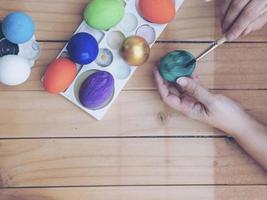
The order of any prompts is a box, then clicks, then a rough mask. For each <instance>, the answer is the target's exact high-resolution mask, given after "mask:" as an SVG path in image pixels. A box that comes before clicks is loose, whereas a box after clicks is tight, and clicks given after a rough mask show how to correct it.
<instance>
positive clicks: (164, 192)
mask: <svg viewBox="0 0 267 200" xmlns="http://www.w3.org/2000/svg"><path fill="white" fill-rule="evenodd" d="M15 199H20V200H29V199H34V200H54V199H64V200H73V199H79V200H85V199H90V200H103V199H109V200H118V199H127V200H136V199H146V200H162V199H168V200H177V199H186V200H196V199H198V200H225V199H227V200H240V199H242V200H252V199H257V200H266V199H267V186H266V185H265V186H264V185H263V186H234V187H233V186H168V187H164V186H159V187H151V186H150V187H136V186H135V187H97V188H95V187H93V188H92V187H85V188H82V187H77V188H44V189H38V188H36V189H34V188H32V189H31V188H29V189H6V190H0V200H15Z"/></svg>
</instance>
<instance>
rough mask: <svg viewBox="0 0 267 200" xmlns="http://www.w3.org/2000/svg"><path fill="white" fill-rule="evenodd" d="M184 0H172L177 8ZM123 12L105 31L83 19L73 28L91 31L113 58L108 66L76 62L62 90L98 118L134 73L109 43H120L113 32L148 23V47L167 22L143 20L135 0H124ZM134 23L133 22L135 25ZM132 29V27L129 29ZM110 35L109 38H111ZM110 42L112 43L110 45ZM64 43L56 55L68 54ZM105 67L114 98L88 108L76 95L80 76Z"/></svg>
mask: <svg viewBox="0 0 267 200" xmlns="http://www.w3.org/2000/svg"><path fill="white" fill-rule="evenodd" d="M182 3H183V0H175V5H176V9H177V10H178V9H179V8H180V6H181V5H182ZM125 4H126V5H125V16H124V18H123V19H122V21H121V22H120V23H119V24H118V25H117V26H116V27H113V28H111V29H110V30H108V31H98V30H94V29H93V28H91V27H89V26H88V25H87V24H86V22H85V21H83V22H82V23H81V25H80V26H79V28H78V29H77V30H76V32H75V33H74V34H76V33H79V32H87V33H90V34H91V35H93V36H94V37H95V38H96V40H97V41H98V43H99V49H102V48H106V49H109V50H110V51H111V52H112V54H113V62H112V63H111V64H110V65H109V66H108V67H101V66H99V65H98V64H96V62H92V63H90V64H88V65H84V66H81V65H77V68H78V71H79V73H78V75H77V76H76V78H75V79H74V81H73V82H72V84H71V85H70V86H69V88H68V89H67V90H66V91H65V92H63V93H61V95H62V96H64V97H65V98H67V99H68V100H69V101H71V102H72V103H74V104H75V105H76V106H78V107H79V108H81V109H82V110H84V111H85V112H87V113H88V114H90V115H92V116H93V117H94V118H96V119H97V120H101V119H102V118H103V117H104V115H105V113H106V112H107V111H108V109H109V108H110V106H111V105H112V103H113V102H114V101H115V99H116V98H117V96H118V95H119V93H120V92H121V90H122V89H123V88H124V86H125V85H126V83H127V82H128V80H129V79H130V77H131V76H132V75H133V73H134V72H135V70H136V67H135V66H129V65H128V64H127V63H125V62H124V60H123V59H122V58H121V57H120V55H119V48H117V49H112V48H111V47H114V46H120V45H119V43H120V42H121V41H118V45H116V43H113V42H114V37H113V38H112V36H114V35H116V36H118V35H121V34H123V35H124V36H125V38H126V37H128V36H132V35H136V32H137V30H139V27H141V26H144V25H145V26H149V27H150V28H151V27H152V28H153V29H154V32H155V38H154V40H153V41H151V42H150V47H152V45H153V44H154V43H155V41H156V40H157V38H158V37H159V35H160V34H161V33H162V31H163V30H164V29H165V27H166V25H167V24H164V25H159V24H153V23H150V22H148V21H146V20H144V19H143V18H142V17H141V16H140V15H139V11H138V9H137V8H138V6H137V4H138V0H127V1H126V2H125ZM134 23H136V24H135V25H134ZM131 29H132V30H131ZM110 37H111V38H112V40H110ZM110 43H113V44H110ZM110 46H111V47H110ZM66 47H67V45H66V46H65V47H64V48H63V50H62V51H61V52H60V54H59V55H58V58H59V57H66V56H68V55H67V49H66ZM98 70H99V71H107V72H109V73H110V74H111V75H112V76H113V77H114V80H115V91H114V95H113V98H112V99H111V100H110V101H109V102H108V104H107V105H105V107H103V108H101V109H98V110H90V109H87V108H85V107H84V106H83V105H82V104H81V103H80V102H79V98H78V93H79V86H80V85H81V84H82V82H83V80H85V79H86V78H87V77H88V76H89V74H91V73H93V72H94V71H98Z"/></svg>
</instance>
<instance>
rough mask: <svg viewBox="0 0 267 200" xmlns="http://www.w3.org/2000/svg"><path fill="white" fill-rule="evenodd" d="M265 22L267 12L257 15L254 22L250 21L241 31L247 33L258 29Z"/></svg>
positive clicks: (266, 20)
mask: <svg viewBox="0 0 267 200" xmlns="http://www.w3.org/2000/svg"><path fill="white" fill-rule="evenodd" d="M266 23H267V12H265V13H264V14H262V15H261V16H259V17H258V18H257V19H256V20H255V21H254V22H252V23H251V24H250V25H249V26H248V27H247V28H246V29H245V31H244V32H243V35H247V34H249V33H251V32H253V31H257V30H260V29H261V28H262V27H263V26H264V25H265V24H266Z"/></svg>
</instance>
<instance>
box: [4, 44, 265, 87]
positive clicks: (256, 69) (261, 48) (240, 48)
mask: <svg viewBox="0 0 267 200" xmlns="http://www.w3.org/2000/svg"><path fill="white" fill-rule="evenodd" d="M41 45H42V50H43V53H42V56H41V58H40V59H39V60H38V61H37V63H36V65H35V66H34V67H33V69H32V74H31V77H30V79H29V80H28V81H27V82H26V83H25V84H22V85H20V86H17V87H6V86H3V85H1V84H0V90H2V91H6V90H16V91H18V90H31V91H32V90H43V87H42V84H41V81H40V80H41V77H42V76H43V74H44V72H45V69H46V67H47V65H48V64H49V63H50V62H51V61H52V60H53V59H54V58H55V57H56V55H57V54H58V52H59V51H60V49H61V48H62V47H63V46H64V43H48V42H44V43H41ZM208 45H209V44H173V43H171V44H170V43H159V44H156V45H155V46H154V47H153V49H152V52H151V57H150V59H149V61H148V62H147V63H146V64H145V65H144V66H141V67H139V68H138V70H137V71H136V73H135V74H134V76H133V77H132V78H131V80H130V81H129V82H128V84H127V86H126V88H125V89H126V90H147V89H155V84H154V78H153V76H152V69H153V68H154V67H155V66H156V63H157V62H158V61H159V59H160V58H161V57H163V56H164V55H165V54H166V53H167V52H169V51H172V50H175V49H184V50H187V51H190V52H192V53H193V54H195V55H197V54H198V53H199V52H201V51H202V50H203V49H204V48H206V47H207V46H208ZM244 55H245V56H244ZM266 63H267V43H266V44H265V43H264V44H263V43H261V44H224V45H223V46H221V47H220V48H218V49H217V50H216V51H214V52H213V53H211V54H210V55H208V56H207V57H206V58H204V59H203V60H202V61H200V62H199V63H198V67H197V72H196V73H197V74H198V75H199V78H200V80H201V82H202V83H203V85H205V86H206V87H208V88H210V89H267V81H266V80H267V67H266Z"/></svg>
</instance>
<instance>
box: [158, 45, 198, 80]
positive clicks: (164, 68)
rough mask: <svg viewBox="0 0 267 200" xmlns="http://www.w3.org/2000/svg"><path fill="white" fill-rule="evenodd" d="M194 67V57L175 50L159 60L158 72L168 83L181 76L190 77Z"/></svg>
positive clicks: (185, 52)
mask: <svg viewBox="0 0 267 200" xmlns="http://www.w3.org/2000/svg"><path fill="white" fill-rule="evenodd" d="M195 67H196V61H195V57H194V56H193V55H192V54H191V53H189V52H187V51H183V50H176V51H172V52H170V53H168V54H167V55H166V56H164V57H163V58H161V60H160V65H159V72H160V74H161V76H162V77H163V78H164V79H165V80H166V81H169V82H175V81H176V80H177V79H178V78H180V77H183V76H191V75H192V73H193V72H194V70H195Z"/></svg>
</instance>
